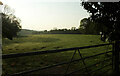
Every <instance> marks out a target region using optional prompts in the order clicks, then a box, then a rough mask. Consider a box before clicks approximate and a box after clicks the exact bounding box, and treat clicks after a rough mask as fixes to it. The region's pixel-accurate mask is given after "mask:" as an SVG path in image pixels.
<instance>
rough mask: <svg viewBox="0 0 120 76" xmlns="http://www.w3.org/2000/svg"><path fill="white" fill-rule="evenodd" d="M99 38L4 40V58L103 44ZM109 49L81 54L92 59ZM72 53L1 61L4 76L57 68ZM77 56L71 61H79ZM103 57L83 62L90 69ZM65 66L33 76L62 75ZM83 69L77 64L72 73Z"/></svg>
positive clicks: (63, 36)
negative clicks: (18, 54) (8, 55)
mask: <svg viewBox="0 0 120 76" xmlns="http://www.w3.org/2000/svg"><path fill="white" fill-rule="evenodd" d="M102 43H104V42H102V41H101V40H100V36H99V35H80V34H40V35H29V36H24V37H18V38H14V40H12V41H11V40H8V39H3V46H2V47H3V51H2V52H3V54H11V53H23V52H31V51H45V50H55V49H56V50H57V49H64V48H72V47H82V46H89V45H96V44H102ZM109 49H111V47H110V46H102V47H97V48H90V49H84V50H80V51H81V53H82V55H83V56H84V57H85V56H91V55H94V54H97V53H102V52H105V51H108V50H109ZM73 53H74V50H73V51H67V52H60V53H53V54H46V55H38V56H29V57H28V56H27V57H20V58H12V59H5V60H3V75H8V74H13V73H15V72H20V71H23V70H29V69H32V68H37V67H43V66H48V65H52V64H56V63H59V62H63V61H70V59H71V57H72V55H73ZM79 58H80V57H79V55H78V54H76V55H75V58H74V59H79ZM105 58H106V57H105V55H101V56H98V57H95V58H94V59H89V60H86V64H87V65H90V64H92V63H95V62H99V61H100V60H103V59H105ZM102 65H103V64H102ZM66 66H67V65H63V66H58V67H56V68H55V69H54V68H51V69H52V70H50V69H47V70H48V71H43V72H42V71H40V72H35V73H34V74H39V73H40V74H41V73H47V74H51V73H56V74H63V73H64V71H65V69H66ZM100 66H101V65H96V66H95V67H94V69H95V68H98V67H100ZM81 67H83V64H82V62H81V61H79V63H73V64H71V67H70V68H71V69H70V70H69V71H72V70H74V69H79V68H81Z"/></svg>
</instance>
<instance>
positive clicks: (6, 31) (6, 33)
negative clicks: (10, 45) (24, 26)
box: [2, 8, 21, 40]
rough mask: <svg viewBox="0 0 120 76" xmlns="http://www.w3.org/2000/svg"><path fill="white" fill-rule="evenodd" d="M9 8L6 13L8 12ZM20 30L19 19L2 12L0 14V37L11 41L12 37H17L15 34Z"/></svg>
mask: <svg viewBox="0 0 120 76" xmlns="http://www.w3.org/2000/svg"><path fill="white" fill-rule="evenodd" d="M9 10H10V8H9V9H8V10H7V9H6V11H9ZM20 29H21V25H20V19H19V18H17V17H16V16H15V15H14V14H12V13H9V12H5V10H4V12H3V14H2V36H3V37H5V38H8V39H10V40H12V38H13V37H16V36H17V32H19V31H20Z"/></svg>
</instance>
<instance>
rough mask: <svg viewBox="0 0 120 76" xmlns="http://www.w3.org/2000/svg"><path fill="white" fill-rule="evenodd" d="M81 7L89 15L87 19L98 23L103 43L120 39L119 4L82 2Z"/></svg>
mask: <svg viewBox="0 0 120 76" xmlns="http://www.w3.org/2000/svg"><path fill="white" fill-rule="evenodd" d="M82 6H83V7H84V9H86V10H87V11H88V12H89V13H90V14H91V15H90V17H89V19H90V20H91V21H93V22H97V23H99V24H98V27H101V28H100V29H101V30H102V31H101V32H102V34H103V36H102V37H103V40H104V41H105V39H107V38H108V40H109V41H114V40H119V39H120V30H119V29H120V26H119V24H120V8H119V7H120V2H82Z"/></svg>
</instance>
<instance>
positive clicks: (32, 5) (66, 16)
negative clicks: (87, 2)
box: [1, 0, 89, 31]
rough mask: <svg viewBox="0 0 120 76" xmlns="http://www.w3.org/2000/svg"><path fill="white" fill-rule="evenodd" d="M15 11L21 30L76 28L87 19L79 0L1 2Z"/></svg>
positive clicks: (3, 0) (11, 0)
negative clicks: (82, 20) (19, 20)
mask: <svg viewBox="0 0 120 76" xmlns="http://www.w3.org/2000/svg"><path fill="white" fill-rule="evenodd" d="M1 1H2V2H3V4H7V5H9V6H10V7H11V8H12V9H14V10H15V13H14V14H15V15H16V17H19V18H20V19H21V25H22V28H23V29H30V30H37V31H43V30H51V29H53V28H57V29H63V28H67V29H70V28H71V27H76V28H78V27H79V25H80V20H81V19H83V18H87V17H89V14H88V13H87V11H86V10H84V9H83V7H82V6H81V4H80V3H81V1H80V0H1Z"/></svg>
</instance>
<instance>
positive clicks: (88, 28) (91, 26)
mask: <svg viewBox="0 0 120 76" xmlns="http://www.w3.org/2000/svg"><path fill="white" fill-rule="evenodd" d="M79 30H82V31H83V33H84V34H99V32H100V30H98V29H97V27H96V23H95V22H92V21H90V19H89V18H84V19H82V20H81V21H80V28H79Z"/></svg>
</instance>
